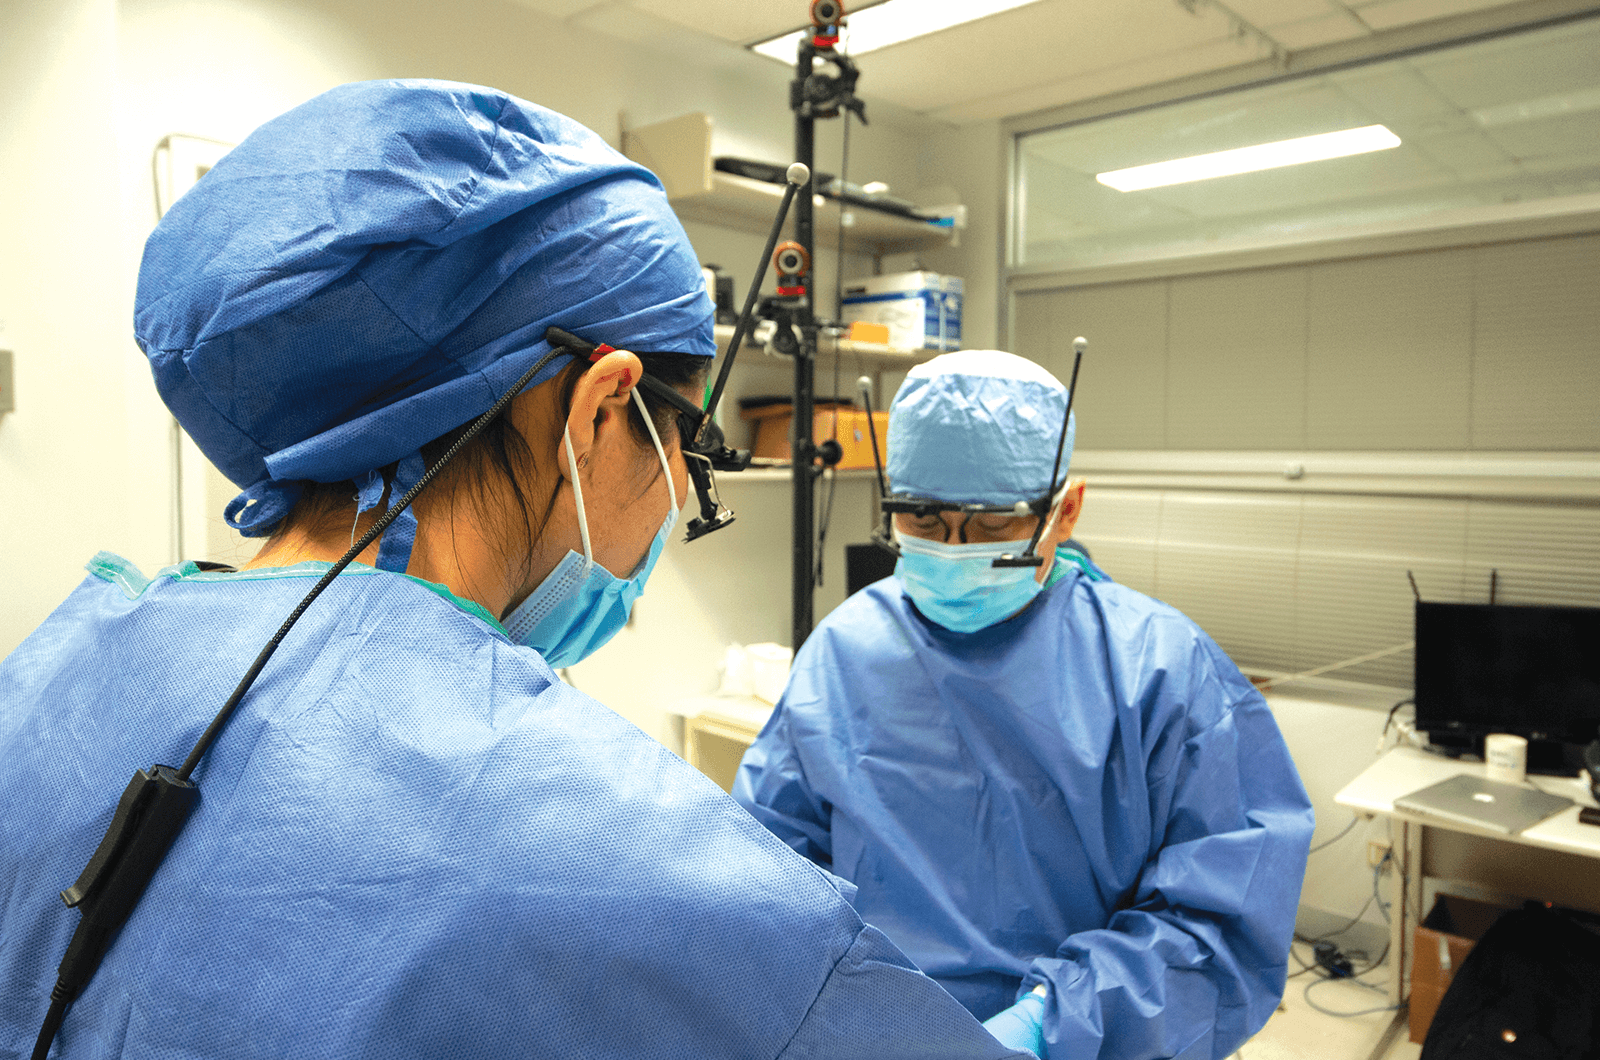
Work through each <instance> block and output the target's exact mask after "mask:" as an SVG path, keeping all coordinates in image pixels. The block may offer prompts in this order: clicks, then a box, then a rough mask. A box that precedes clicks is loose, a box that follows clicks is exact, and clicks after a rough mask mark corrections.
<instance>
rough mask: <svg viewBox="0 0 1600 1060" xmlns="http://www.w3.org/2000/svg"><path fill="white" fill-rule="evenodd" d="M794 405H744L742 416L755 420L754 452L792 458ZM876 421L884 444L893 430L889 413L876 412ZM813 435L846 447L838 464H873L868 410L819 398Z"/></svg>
mask: <svg viewBox="0 0 1600 1060" xmlns="http://www.w3.org/2000/svg"><path fill="white" fill-rule="evenodd" d="M793 410H794V406H793V405H792V404H790V403H788V402H781V403H778V404H773V405H763V406H762V407H760V408H754V409H744V410H742V411H741V412H740V413H739V416H740V417H741V418H742V419H746V420H750V421H752V425H753V427H754V437H753V438H752V439H751V444H750V453H751V455H752V456H755V457H759V458H763V459H769V460H789V459H790V458H791V456H792V453H791V451H790V449H789V422H790V420H792V419H793V418H794V411H793ZM872 418H873V422H874V423H875V424H876V425H877V428H878V445H879V446H880V447H881V446H882V445H883V444H884V442H885V440H886V438H887V437H888V433H889V414H888V413H887V412H874V413H873V414H872ZM811 437H812V439H813V440H814V441H816V442H821V441H822V440H823V439H825V438H837V439H838V441H839V447H840V448H841V449H843V450H844V458H843V459H841V460H840V461H839V463H838V464H836V465H835V466H836V467H839V468H841V469H843V470H847V471H848V470H852V469H855V468H870V467H872V466H873V462H872V436H871V435H870V434H869V433H868V431H867V413H866V410H865V409H858V408H854V407H852V406H848V405H834V404H832V403H831V402H819V403H818V404H817V405H816V406H814V407H813V410H812V417H811Z"/></svg>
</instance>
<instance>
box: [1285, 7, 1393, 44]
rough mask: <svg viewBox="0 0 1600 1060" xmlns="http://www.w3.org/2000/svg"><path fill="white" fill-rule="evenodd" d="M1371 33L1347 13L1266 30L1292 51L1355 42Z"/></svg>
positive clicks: (1289, 23)
mask: <svg viewBox="0 0 1600 1060" xmlns="http://www.w3.org/2000/svg"><path fill="white" fill-rule="evenodd" d="M1370 32H1371V31H1370V30H1368V29H1367V27H1366V25H1365V24H1363V23H1362V21H1361V20H1360V19H1358V18H1356V17H1355V16H1354V15H1352V14H1350V13H1349V12H1347V11H1340V12H1338V13H1337V14H1332V15H1323V16H1322V17H1320V18H1309V19H1306V20H1304V21H1302V22H1287V23H1284V24H1283V25H1279V26H1270V27H1267V28H1266V33H1267V35H1268V36H1270V37H1271V38H1272V39H1273V40H1275V41H1277V42H1278V43H1279V44H1281V45H1283V46H1284V47H1285V48H1288V49H1289V50H1290V51H1297V50H1299V49H1301V48H1315V47H1316V46H1317V45H1319V44H1334V43H1336V42H1338V41H1342V40H1355V39H1356V38H1357V37H1365V36H1366V35H1367V34H1368V33H1370Z"/></svg>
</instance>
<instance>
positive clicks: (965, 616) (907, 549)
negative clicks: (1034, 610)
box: [894, 532, 1044, 633]
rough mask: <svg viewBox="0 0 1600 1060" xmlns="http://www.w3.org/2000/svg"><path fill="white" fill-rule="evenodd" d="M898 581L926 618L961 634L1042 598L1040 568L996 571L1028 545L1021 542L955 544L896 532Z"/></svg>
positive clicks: (991, 622)
mask: <svg viewBox="0 0 1600 1060" xmlns="http://www.w3.org/2000/svg"><path fill="white" fill-rule="evenodd" d="M895 539H896V540H897V541H898V542H899V545H900V561H899V562H898V563H896V564H895V567H894V573H895V577H897V578H899V579H900V584H901V585H903V586H905V590H906V595H907V596H909V597H911V602H912V603H914V604H916V605H917V610H918V611H921V612H922V614H923V617H925V618H927V619H928V620H929V621H930V622H937V623H938V624H939V625H941V626H943V627H944V628H945V629H950V630H954V631H955V632H957V633H975V632H977V631H978V630H980V629H986V628H988V627H989V626H992V625H995V624H996V623H998V622H1004V621H1005V620H1006V619H1008V618H1010V617H1011V616H1012V615H1014V614H1016V613H1017V612H1018V611H1021V610H1022V609H1023V608H1024V607H1027V606H1028V604H1029V603H1030V602H1031V601H1032V600H1033V598H1034V597H1035V596H1038V595H1039V592H1040V590H1041V589H1043V588H1044V586H1042V585H1040V584H1039V583H1038V582H1037V581H1035V580H1034V579H1035V578H1036V577H1037V575H1038V573H1039V568H1038V567H996V566H994V565H993V562H994V560H996V559H999V558H1000V557H1001V556H1003V555H1005V554H1006V553H1011V554H1013V555H1015V554H1017V553H1019V552H1021V551H1022V550H1023V549H1025V548H1027V547H1028V542H1027V540H1026V539H1023V540H1021V541H996V542H984V543H981V544H972V545H952V544H947V543H945V542H943V541H930V540H928V539H927V538H923V537H912V536H911V535H909V534H901V533H899V532H896V534H895Z"/></svg>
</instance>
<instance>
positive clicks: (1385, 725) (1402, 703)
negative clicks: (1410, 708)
mask: <svg viewBox="0 0 1600 1060" xmlns="http://www.w3.org/2000/svg"><path fill="white" fill-rule="evenodd" d="M1416 702H1417V700H1416V697H1414V696H1407V697H1406V698H1405V699H1402V700H1401V701H1400V702H1398V703H1396V704H1395V705H1394V706H1392V707H1390V708H1389V716H1388V717H1387V718H1385V719H1383V731H1382V732H1380V733H1379V734H1378V746H1380V747H1381V746H1383V738H1384V737H1385V736H1387V735H1389V726H1391V725H1393V724H1394V715H1395V712H1396V711H1398V710H1399V709H1400V708H1401V707H1403V706H1405V705H1406V704H1407V703H1410V704H1412V705H1415V704H1416Z"/></svg>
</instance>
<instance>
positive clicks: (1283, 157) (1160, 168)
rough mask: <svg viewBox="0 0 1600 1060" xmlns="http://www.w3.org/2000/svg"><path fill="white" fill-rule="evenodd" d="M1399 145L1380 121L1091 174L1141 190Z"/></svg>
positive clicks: (1125, 188) (1121, 187) (1119, 186)
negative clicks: (1356, 126) (1374, 123)
mask: <svg viewBox="0 0 1600 1060" xmlns="http://www.w3.org/2000/svg"><path fill="white" fill-rule="evenodd" d="M1399 146H1400V137H1398V136H1396V135H1395V134H1394V133H1392V132H1390V131H1389V130H1388V129H1386V128H1384V127H1383V126H1382V125H1366V126H1363V127H1362V128H1359V129H1342V130H1340V131H1339V132H1331V133H1319V134H1318V135H1316V136H1299V137H1296V138H1295V139H1293V140H1279V141H1277V142H1276V143H1270V144H1256V145H1255V146H1254V147H1236V148H1234V149H1233V150H1232V151H1213V152H1212V153H1211V154H1209V155H1195V156H1194V157H1192V158H1174V159H1172V160H1171V161H1169V162H1152V163H1150V164H1149V165H1147V166H1134V167H1132V168H1131V169H1116V170H1112V171H1111V172H1109V173H1101V174H1099V175H1097V176H1096V177H1095V178H1094V179H1095V180H1098V181H1099V182H1100V183H1102V184H1105V185H1107V186H1108V187H1112V188H1116V189H1117V190H1118V191H1143V190H1144V189H1145V188H1164V187H1166V186H1167V185H1169V184H1187V183H1188V182H1190V181H1193V180H1210V179H1211V178H1212V177H1230V176H1233V175H1234V174H1235V173H1255V172H1257V171H1259V170H1263V169H1277V168H1279V167H1281V166H1298V165H1300V164H1301V163H1302V162H1320V161H1322V160H1323V159H1325V158H1343V157H1344V156H1346V155H1359V154H1365V153H1366V152H1368V151H1384V150H1387V149H1389V148H1391V147H1399Z"/></svg>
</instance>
